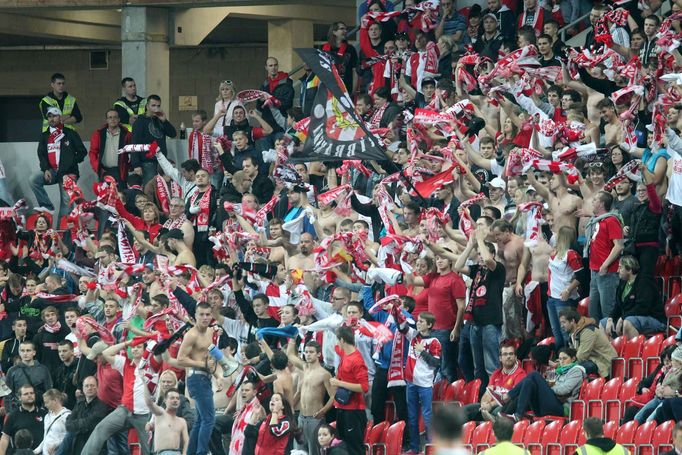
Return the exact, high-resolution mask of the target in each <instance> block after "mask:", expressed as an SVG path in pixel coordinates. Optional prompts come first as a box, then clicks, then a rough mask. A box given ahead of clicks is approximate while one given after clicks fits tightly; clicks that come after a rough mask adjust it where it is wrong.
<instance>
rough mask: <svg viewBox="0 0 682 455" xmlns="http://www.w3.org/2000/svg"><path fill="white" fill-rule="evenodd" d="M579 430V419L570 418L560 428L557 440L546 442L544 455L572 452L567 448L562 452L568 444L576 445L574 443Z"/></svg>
mask: <svg viewBox="0 0 682 455" xmlns="http://www.w3.org/2000/svg"><path fill="white" fill-rule="evenodd" d="M580 432H582V428H581V421H580V420H571V421H570V422H568V423H567V424H566V425H565V426H564V427H563V428H562V429H561V434H560V435H559V442H558V443H550V444H547V447H546V452H545V455H562V454H563V453H572V452H569V451H568V449H565V450H566V452H564V448H565V447H570V446H573V447H577V446H576V445H575V443H576V441H577V440H578V433H580Z"/></svg>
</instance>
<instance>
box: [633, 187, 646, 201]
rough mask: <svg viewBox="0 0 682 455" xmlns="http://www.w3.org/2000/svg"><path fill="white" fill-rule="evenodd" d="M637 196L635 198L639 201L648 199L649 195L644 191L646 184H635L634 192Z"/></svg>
mask: <svg viewBox="0 0 682 455" xmlns="http://www.w3.org/2000/svg"><path fill="white" fill-rule="evenodd" d="M635 195H636V196H637V200H638V201H639V202H640V203H643V202H647V201H648V200H649V195H648V194H647V192H646V186H644V185H641V184H640V185H637V192H636V193H635Z"/></svg>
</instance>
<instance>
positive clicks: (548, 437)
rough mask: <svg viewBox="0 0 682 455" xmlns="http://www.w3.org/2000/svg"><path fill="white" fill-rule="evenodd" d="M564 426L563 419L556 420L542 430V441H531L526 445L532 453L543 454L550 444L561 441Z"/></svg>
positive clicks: (534, 454)
mask: <svg viewBox="0 0 682 455" xmlns="http://www.w3.org/2000/svg"><path fill="white" fill-rule="evenodd" d="M563 427H564V421H563V420H555V421H553V422H551V423H549V424H547V425H546V426H545V428H544V429H543V431H542V437H541V438H540V443H539V444H535V443H531V444H530V445H526V449H527V450H528V451H529V452H530V453H531V454H532V455H542V454H543V453H545V452H546V450H547V447H548V446H549V444H555V443H557V442H559V436H560V435H561V429H562V428H563Z"/></svg>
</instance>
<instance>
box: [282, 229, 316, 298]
mask: <svg viewBox="0 0 682 455" xmlns="http://www.w3.org/2000/svg"><path fill="white" fill-rule="evenodd" d="M314 246H315V241H314V240H313V236H312V235H311V234H309V233H307V232H305V233H303V234H301V242H300V243H299V245H298V248H299V253H298V254H296V255H294V256H291V257H290V258H289V261H288V263H287V268H288V269H289V270H296V269H299V270H312V269H314V268H315V257H314V255H313V247H314ZM303 281H304V282H305V285H306V286H308V289H309V290H311V291H312V290H313V289H314V288H315V286H314V285H313V283H314V277H313V276H312V274H311V273H304V274H303Z"/></svg>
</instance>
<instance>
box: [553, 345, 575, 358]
mask: <svg viewBox="0 0 682 455" xmlns="http://www.w3.org/2000/svg"><path fill="white" fill-rule="evenodd" d="M562 352H563V353H564V354H566V355H567V356H569V357H573V358H575V356H576V355H578V354H577V351H576V350H575V349H573V348H569V347H568V346H564V347H563V348H561V349H559V350H558V351H557V356H558V355H559V354H561V353H562Z"/></svg>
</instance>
